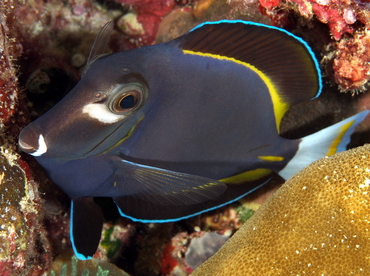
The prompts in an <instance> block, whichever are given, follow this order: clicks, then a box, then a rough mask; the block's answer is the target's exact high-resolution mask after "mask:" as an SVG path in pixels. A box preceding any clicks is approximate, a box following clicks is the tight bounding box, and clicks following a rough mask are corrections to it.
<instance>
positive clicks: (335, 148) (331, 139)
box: [278, 110, 370, 179]
mask: <svg viewBox="0 0 370 276" xmlns="http://www.w3.org/2000/svg"><path fill="white" fill-rule="evenodd" d="M369 113H370V111H369V110H365V111H362V112H360V113H358V114H356V115H354V116H352V117H350V118H347V119H345V120H343V121H341V122H339V123H336V124H334V125H332V126H329V127H327V128H324V129H322V130H320V131H318V132H316V133H314V134H311V135H308V136H306V137H304V138H302V139H301V143H300V144H299V147H298V150H297V152H296V154H295V155H294V157H293V158H292V159H291V160H290V161H289V163H288V164H287V165H286V166H285V167H284V169H282V170H281V171H280V172H278V174H279V175H280V176H281V177H282V178H284V179H289V178H290V177H292V176H293V175H294V174H296V173H298V172H299V171H301V170H302V169H304V168H305V167H307V166H308V165H309V164H311V163H312V162H314V161H316V160H318V159H320V158H323V157H324V156H329V155H333V154H335V153H337V152H341V151H344V150H346V147H347V145H348V144H349V142H350V141H351V135H352V134H353V132H354V131H355V128H356V127H357V125H358V124H360V123H361V122H362V121H363V120H364V119H365V118H366V116H367V115H369Z"/></svg>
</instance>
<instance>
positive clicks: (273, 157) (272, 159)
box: [258, 156, 284, 162]
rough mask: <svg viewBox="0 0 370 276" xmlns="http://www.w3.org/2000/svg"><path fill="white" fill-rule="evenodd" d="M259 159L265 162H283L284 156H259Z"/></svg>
mask: <svg viewBox="0 0 370 276" xmlns="http://www.w3.org/2000/svg"><path fill="white" fill-rule="evenodd" d="M258 158H259V159H262V160H265V161H272V162H275V161H283V160H284V157H282V156H258Z"/></svg>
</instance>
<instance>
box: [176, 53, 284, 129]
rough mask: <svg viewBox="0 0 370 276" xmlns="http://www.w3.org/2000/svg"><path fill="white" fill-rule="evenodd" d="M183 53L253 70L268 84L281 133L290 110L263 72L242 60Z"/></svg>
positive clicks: (277, 127) (277, 125)
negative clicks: (285, 117) (226, 61)
mask: <svg viewBox="0 0 370 276" xmlns="http://www.w3.org/2000/svg"><path fill="white" fill-rule="evenodd" d="M183 53H184V54H190V55H197V56H204V57H211V58H215V59H219V60H228V61H232V62H235V63H237V64H240V65H243V66H245V67H247V68H249V69H251V70H252V71H254V72H255V73H256V74H257V75H258V76H259V77H260V78H261V79H262V80H263V81H264V83H265V84H266V86H267V88H268V90H269V92H270V96H271V100H272V105H273V107H274V114H275V122H276V129H277V132H278V133H280V122H281V119H282V118H283V116H284V114H285V112H286V111H287V110H288V108H289V106H288V105H287V104H286V103H285V102H284V100H283V99H282V98H281V96H280V95H279V93H278V91H277V89H276V87H275V86H274V84H273V83H272V81H271V79H270V78H269V77H268V76H266V75H265V74H264V73H263V72H262V71H260V70H258V69H257V68H256V67H254V66H253V65H251V64H249V63H246V62H242V61H240V60H237V59H235V58H231V57H225V56H220V55H214V54H208V53H201V52H194V51H190V50H183Z"/></svg>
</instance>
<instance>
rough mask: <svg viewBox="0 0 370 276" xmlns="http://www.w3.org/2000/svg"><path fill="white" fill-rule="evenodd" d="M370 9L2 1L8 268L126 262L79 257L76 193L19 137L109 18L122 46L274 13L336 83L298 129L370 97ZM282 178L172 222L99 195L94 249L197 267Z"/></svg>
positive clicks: (357, 141)
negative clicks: (124, 212) (73, 233)
mask: <svg viewBox="0 0 370 276" xmlns="http://www.w3.org/2000/svg"><path fill="white" fill-rule="evenodd" d="M369 13H370V4H369V3H368V2H367V1H354V0H332V1H326V0H305V1H302V0H293V1H280V0H259V1H257V0H233V1H226V0H107V1H103V0H96V1H90V0H66V1H57V0H30V1H22V0H19V1H17V0H6V1H1V3H0V162H1V166H0V181H1V182H0V184H1V185H0V196H1V200H0V210H1V214H0V239H1V243H0V244H1V245H0V274H1V275H5V276H6V275H35V276H37V275H43V274H44V273H46V274H50V275H69V274H63V273H68V272H65V271H70V269H72V268H73V267H74V268H75V269H77V267H80V266H82V268H81V269H82V270H81V271H83V270H84V269H87V270H88V271H91V273H101V275H105V274H104V273H105V272H106V271H108V272H109V271H111V270H112V271H113V269H117V268H116V267H102V266H101V265H100V263H98V264H95V263H94V264H91V263H87V262H86V263H83V264H79V263H78V262H76V260H74V259H71V258H72V253H71V251H68V249H69V248H70V243H69V233H68V231H69V210H68V209H69V200H68V198H67V197H66V196H65V195H64V194H63V193H62V192H61V191H60V190H59V189H58V188H57V187H56V186H55V185H53V184H52V183H51V182H50V181H49V180H48V179H47V177H46V176H45V174H44V173H43V171H42V170H41V169H40V167H39V166H38V165H37V164H36V163H35V161H34V160H33V159H32V158H31V157H29V156H26V155H24V154H21V153H20V151H19V150H18V149H17V136H18V133H19V131H20V129H22V127H24V126H25V125H26V124H27V123H28V122H30V121H31V120H33V119H35V118H37V117H38V116H40V115H41V114H43V113H44V112H46V110H48V109H49V108H50V107H52V106H53V105H54V104H55V103H56V102H57V101H58V100H59V99H61V98H62V97H63V96H64V95H65V94H66V93H67V92H68V91H69V90H70V89H71V88H72V87H73V86H74V85H75V84H76V82H77V81H78V79H79V78H80V76H81V72H82V70H83V68H84V65H85V62H86V59H87V57H88V55H89V51H90V47H91V45H92V43H93V40H94V38H95V36H96V34H97V33H98V32H99V30H100V28H101V27H102V26H103V25H104V24H105V23H106V22H107V21H111V20H112V21H114V23H115V30H114V33H113V35H112V38H111V41H110V43H109V51H112V52H117V51H122V50H127V49H132V48H134V47H139V46H145V45H150V44H153V43H160V42H163V41H168V40H170V39H172V38H175V37H177V36H179V35H181V34H183V33H185V32H186V31H188V30H190V29H191V28H192V27H194V26H196V25H197V24H199V23H201V22H204V21H214V20H220V19H243V20H251V21H256V22H262V23H265V24H273V25H275V26H279V27H282V28H285V29H287V30H289V31H291V32H293V33H295V34H296V35H298V36H301V37H303V39H305V40H306V41H307V42H308V43H309V44H310V46H311V47H312V48H313V50H314V52H315V54H316V55H317V57H318V59H319V60H320V63H321V65H322V68H323V71H324V74H325V81H326V86H325V89H324V93H323V95H322V97H320V98H318V99H315V100H313V101H311V102H309V103H304V104H299V105H297V106H295V107H294V108H292V110H290V112H289V114H287V116H286V117H285V118H284V123H283V129H282V132H283V135H284V136H285V137H287V138H298V137H302V136H304V135H307V134H309V133H313V132H315V131H317V130H319V129H321V128H323V127H326V126H328V125H330V124H333V123H335V122H338V121H340V120H342V119H343V118H346V117H348V116H350V115H352V114H354V113H356V112H358V111H361V110H364V109H369V108H370V99H369V95H368V93H367V92H366V91H367V89H368V85H369V75H368V72H369V69H370V68H369V66H370V65H369V64H370V63H369V61H370V52H369V51H370V50H369V49H370V47H369V43H370V35H369V21H370V14H369ZM339 92H344V93H339ZM365 92H366V93H365ZM369 124H370V121H369V120H367V121H365V122H364V124H362V125H361V126H360V127H359V129H358V134H357V135H354V137H353V146H358V145H362V144H364V143H366V142H369V141H370V136H369ZM281 184H282V181H281V179H279V178H278V177H276V178H275V179H274V180H273V181H272V182H271V183H269V184H268V185H267V186H266V187H265V188H263V189H262V190H260V191H257V192H256V193H254V194H252V195H250V196H248V197H247V198H246V199H244V200H243V202H242V203H235V204H232V205H231V206H227V207H225V208H222V209H220V210H216V211H213V212H211V213H207V214H203V215H200V216H197V217H194V218H191V219H188V220H186V221H181V222H177V223H169V224H140V223H133V222H131V221H129V220H127V219H123V218H119V215H118V214H117V211H116V210H115V208H114V207H112V205H111V203H110V202H107V201H106V200H105V199H99V200H98V201H99V203H100V204H101V205H102V206H103V207H104V209H105V216H106V223H105V225H104V231H103V235H102V240H101V243H100V246H99V251H98V253H97V254H96V255H95V257H96V258H97V259H99V260H108V261H110V262H112V263H114V264H115V265H116V266H117V267H119V268H121V269H123V270H125V271H126V272H128V273H129V274H131V275H188V274H189V273H190V272H192V271H193V269H194V268H195V266H194V265H193V261H192V260H194V259H196V258H198V257H194V256H192V255H191V254H192V253H191V252H196V251H197V250H194V246H195V244H198V245H196V246H199V244H203V245H204V246H205V247H214V249H215V250H214V251H216V250H217V249H218V248H219V246H220V245H219V244H220V243H214V244H210V243H209V239H208V238H207V236H208V234H207V235H206V233H207V232H208V231H213V232H217V234H218V235H220V236H221V237H220V240H223V239H224V237H225V236H226V237H228V236H230V235H231V234H232V233H234V232H235V230H236V229H238V228H239V227H240V226H241V224H242V223H241V218H242V219H244V220H245V219H247V218H248V217H249V216H250V215H251V214H253V212H254V210H255V209H256V208H257V207H258V205H259V204H262V203H263V202H264V201H265V200H266V198H268V197H269V196H270V195H271V194H272V193H273V192H274V191H276V190H277V189H278V188H279V187H280V186H281ZM204 236H205V238H204V239H203V240H202V241H201V242H200V243H197V242H195V243H193V242H192V241H193V240H194V239H201V238H202V237H204ZM196 248H198V247H196ZM66 250H67V251H66ZM61 254H62V255H61ZM205 254H206V253H205ZM57 256H59V257H57ZM56 258H57V260H56V261H55V262H54V260H55V259H56ZM53 262H54V264H53ZM61 262H62V264H61ZM189 263H190V264H189ZM58 264H61V265H58ZM63 264H64V266H63ZM78 269H80V268H78ZM99 269H100V270H99ZM63 271H64V272H63ZM94 275H95V274H94ZM96 275H98V274H96ZM99 275H100V274H99Z"/></svg>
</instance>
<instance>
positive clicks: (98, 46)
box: [83, 21, 114, 74]
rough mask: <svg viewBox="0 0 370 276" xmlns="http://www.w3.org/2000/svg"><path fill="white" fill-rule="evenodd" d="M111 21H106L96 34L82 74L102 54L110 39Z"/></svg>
mask: <svg viewBox="0 0 370 276" xmlns="http://www.w3.org/2000/svg"><path fill="white" fill-rule="evenodd" d="M113 26H114V24H113V21H109V22H107V23H106V24H105V25H104V26H103V28H101V30H100V32H99V34H98V35H97V36H96V38H95V40H94V43H93V46H92V47H91V51H90V54H89V57H88V59H87V62H86V66H85V69H84V71H83V74H85V72H86V71H87V69H88V68H89V67H90V65H91V64H92V63H93V62H94V61H95V60H96V59H97V58H98V57H101V56H102V55H104V54H105V53H104V49H105V47H106V46H107V43H108V41H109V39H110V36H111V34H112V31H113Z"/></svg>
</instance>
